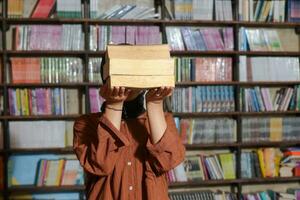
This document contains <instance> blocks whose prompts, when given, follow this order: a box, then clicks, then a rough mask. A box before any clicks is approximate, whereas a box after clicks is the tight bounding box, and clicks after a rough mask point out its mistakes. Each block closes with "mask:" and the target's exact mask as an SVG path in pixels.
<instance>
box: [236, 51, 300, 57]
mask: <svg viewBox="0 0 300 200" xmlns="http://www.w3.org/2000/svg"><path fill="white" fill-rule="evenodd" d="M237 54H238V55H245V56H280V57H292V56H300V52H296V51H238V52H237Z"/></svg>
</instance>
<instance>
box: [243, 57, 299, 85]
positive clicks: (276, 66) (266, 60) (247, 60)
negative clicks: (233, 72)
mask: <svg viewBox="0 0 300 200" xmlns="http://www.w3.org/2000/svg"><path fill="white" fill-rule="evenodd" d="M283 69H284V70H283ZM299 69H300V68H299V59H298V58H297V57H247V56H240V57H239V80H240V81H299V80H300V70H299Z"/></svg>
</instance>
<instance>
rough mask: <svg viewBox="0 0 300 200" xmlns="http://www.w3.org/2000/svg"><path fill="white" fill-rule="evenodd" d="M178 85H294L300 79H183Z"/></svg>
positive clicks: (299, 83) (298, 82)
mask: <svg viewBox="0 0 300 200" xmlns="http://www.w3.org/2000/svg"><path fill="white" fill-rule="evenodd" d="M175 85H176V86H178V87H180V86H197V85H199V86H201V85H234V86H236V85H239V86H246V87H247V86H294V85H300V81H277V82H275V81H253V82H244V81H214V82H198V81H181V82H176V84H175Z"/></svg>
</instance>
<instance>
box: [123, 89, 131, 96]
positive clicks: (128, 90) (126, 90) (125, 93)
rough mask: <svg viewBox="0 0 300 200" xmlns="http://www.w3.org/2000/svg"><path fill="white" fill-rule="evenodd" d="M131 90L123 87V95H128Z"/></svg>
mask: <svg viewBox="0 0 300 200" xmlns="http://www.w3.org/2000/svg"><path fill="white" fill-rule="evenodd" d="M130 92H131V89H127V88H126V89H125V92H124V96H128V95H129V94H130Z"/></svg>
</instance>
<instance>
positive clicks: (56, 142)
mask: <svg viewBox="0 0 300 200" xmlns="http://www.w3.org/2000/svg"><path fill="white" fill-rule="evenodd" d="M99 109H100V107H99ZM95 112H99V110H95ZM175 122H176V127H177V128H178V132H179V134H180V138H181V140H182V143H184V144H224V143H225V144H230V143H231V144H234V143H235V142H236V141H237V122H236V120H234V119H231V118H220V117H218V118H213V119H204V118H194V119H193V118H188V119H179V118H177V117H176V118H175ZM299 122H300V118H298V117H259V118H257V117H243V118H242V119H241V133H240V134H241V138H242V143H246V144H247V143H249V142H250V143H251V142H252V143H253V142H257V143H258V144H259V143H263V142H286V141H299V140H300V136H299V134H298V133H299V124H300V123H299ZM8 126H9V135H8V139H9V144H10V148H11V149H32V148H67V147H71V146H72V142H73V121H72V120H70V121H64V120H53V121H43V120H40V121H34V122H28V121H12V122H9V124H8ZM1 127H2V126H1ZM44 144H47V146H45V145H44ZM0 149H3V130H2V128H1V131H0Z"/></svg>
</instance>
